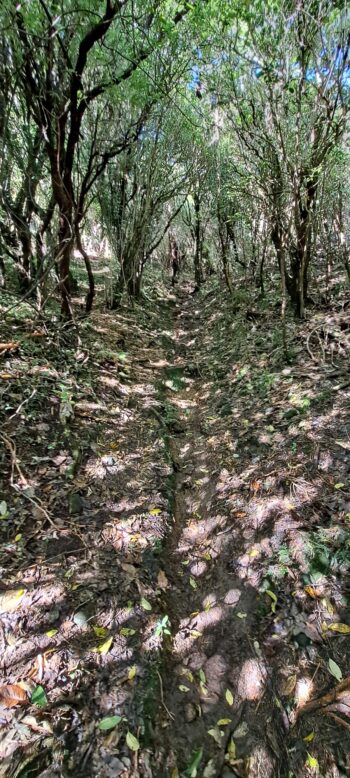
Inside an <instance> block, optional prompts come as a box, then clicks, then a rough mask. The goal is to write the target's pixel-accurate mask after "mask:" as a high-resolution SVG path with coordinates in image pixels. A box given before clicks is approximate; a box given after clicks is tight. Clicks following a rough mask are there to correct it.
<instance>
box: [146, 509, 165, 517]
mask: <svg viewBox="0 0 350 778" xmlns="http://www.w3.org/2000/svg"><path fill="white" fill-rule="evenodd" d="M161 512H162V509H161V508H151V509H150V511H149V513H150V514H151V516H159V514H160V513H161Z"/></svg>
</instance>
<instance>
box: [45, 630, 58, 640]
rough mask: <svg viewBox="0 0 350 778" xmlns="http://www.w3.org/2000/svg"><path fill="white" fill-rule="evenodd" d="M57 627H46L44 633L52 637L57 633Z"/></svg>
mask: <svg viewBox="0 0 350 778" xmlns="http://www.w3.org/2000/svg"><path fill="white" fill-rule="evenodd" d="M57 632H58V629H48V630H47V632H46V635H47V637H48V638H54V637H55V635H57Z"/></svg>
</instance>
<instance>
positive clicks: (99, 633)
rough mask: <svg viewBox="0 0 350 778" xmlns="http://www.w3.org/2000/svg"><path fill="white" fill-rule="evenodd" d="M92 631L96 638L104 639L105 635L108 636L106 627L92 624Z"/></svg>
mask: <svg viewBox="0 0 350 778" xmlns="http://www.w3.org/2000/svg"><path fill="white" fill-rule="evenodd" d="M92 629H93V630H94V633H95V635H96V637H97V638H105V637H106V635H108V629H106V627H99V626H98V625H97V624H94V625H93V627H92Z"/></svg>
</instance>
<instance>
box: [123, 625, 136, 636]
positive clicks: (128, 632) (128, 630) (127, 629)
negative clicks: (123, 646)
mask: <svg viewBox="0 0 350 778" xmlns="http://www.w3.org/2000/svg"><path fill="white" fill-rule="evenodd" d="M135 633H136V629H131V627H122V628H121V629H120V630H119V635H123V636H124V637H126V638H127V637H129V636H130V635H135Z"/></svg>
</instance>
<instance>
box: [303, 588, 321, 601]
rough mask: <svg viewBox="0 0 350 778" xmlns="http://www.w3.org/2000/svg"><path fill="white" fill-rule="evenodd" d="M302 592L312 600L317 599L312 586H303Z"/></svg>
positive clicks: (315, 591)
mask: <svg viewBox="0 0 350 778" xmlns="http://www.w3.org/2000/svg"><path fill="white" fill-rule="evenodd" d="M304 592H306V594H308V595H309V597H312V599H313V600H316V599H317V597H318V594H317V590H316V589H314V587H313V586H304Z"/></svg>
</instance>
